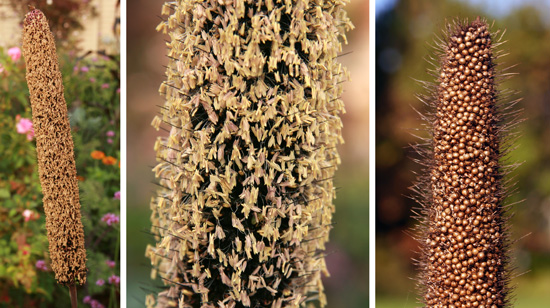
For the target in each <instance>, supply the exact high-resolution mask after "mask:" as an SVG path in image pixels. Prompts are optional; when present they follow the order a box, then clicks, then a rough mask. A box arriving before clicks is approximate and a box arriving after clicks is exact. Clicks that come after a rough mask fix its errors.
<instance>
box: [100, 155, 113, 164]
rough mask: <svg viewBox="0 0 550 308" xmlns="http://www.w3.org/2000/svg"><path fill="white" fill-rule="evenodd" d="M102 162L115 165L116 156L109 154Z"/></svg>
mask: <svg viewBox="0 0 550 308" xmlns="http://www.w3.org/2000/svg"><path fill="white" fill-rule="evenodd" d="M102 162H103V163H104V164H105V165H114V164H116V158H114V157H112V156H107V157H104V158H103V160H102Z"/></svg>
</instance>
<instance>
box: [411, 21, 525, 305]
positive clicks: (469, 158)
mask: <svg viewBox="0 0 550 308" xmlns="http://www.w3.org/2000/svg"><path fill="white" fill-rule="evenodd" d="M445 34H446V37H444V38H443V39H442V40H441V41H440V42H439V44H438V47H439V48H440V50H438V52H439V55H438V56H439V60H437V57H436V60H434V61H433V62H434V64H436V65H439V67H436V68H435V69H434V70H433V73H434V76H435V77H436V78H437V83H436V84H430V83H424V85H425V87H426V88H427V89H428V90H429V91H430V94H429V95H426V96H420V99H421V100H422V101H423V102H424V103H426V104H427V105H428V106H429V107H431V108H432V114H430V115H429V116H425V120H426V122H427V125H428V126H430V127H431V135H432V136H431V138H429V139H426V143H425V144H424V145H423V146H419V147H416V148H417V150H418V151H419V153H420V154H421V155H422V156H423V157H424V160H423V161H422V162H421V163H422V164H423V165H424V166H425V167H426V170H425V171H426V173H425V174H424V175H423V176H421V177H420V178H419V182H418V183H417V184H416V186H415V188H414V190H415V191H416V193H417V194H418V195H419V196H420V197H419V200H420V201H421V205H422V207H421V208H419V210H418V212H419V213H421V214H422V215H421V216H420V217H417V218H418V219H419V220H420V221H421V222H422V223H421V227H420V228H419V232H418V238H419V241H420V244H421V247H422V248H421V252H420V257H419V259H418V263H419V266H420V269H421V274H420V277H419V278H418V282H419V284H420V289H421V292H422V297H423V302H424V304H425V305H426V307H507V306H509V301H510V287H509V285H508V284H509V283H508V282H509V279H510V276H511V274H510V271H511V268H510V265H509V263H510V262H509V258H510V256H509V254H508V250H509V249H508V245H509V243H510V240H509V234H508V233H509V226H507V214H506V212H507V211H506V209H507V207H506V206H505V204H504V199H505V198H506V196H507V191H508V189H507V187H506V182H505V181H504V180H503V177H504V176H505V175H506V174H507V172H508V171H509V170H510V168H513V167H514V166H503V165H502V164H501V162H500V160H501V159H502V158H503V157H505V156H506V155H507V154H508V151H507V149H508V148H509V144H510V143H511V142H512V141H513V138H510V136H513V134H510V129H511V128H512V127H513V126H514V125H516V124H517V123H519V120H518V113H517V112H511V111H510V108H511V106H513V105H514V104H516V103H517V102H518V101H519V100H509V99H508V97H509V93H508V92H509V91H508V92H506V91H502V90H498V89H497V86H498V82H499V81H501V80H502V79H504V78H506V77H507V74H502V73H501V71H500V70H499V69H498V68H497V64H496V62H495V59H497V58H498V57H499V55H500V54H502V53H501V52H499V51H498V50H495V48H497V47H498V46H499V45H500V42H501V37H502V35H501V32H499V31H494V32H491V31H490V27H489V25H488V24H487V22H486V21H485V20H482V19H480V18H479V17H478V18H477V19H475V20H474V21H472V22H468V21H455V22H454V23H452V24H450V25H448V27H447V30H446V31H445ZM499 35H500V36H499ZM499 76H500V77H499ZM505 76H506V77H505ZM505 133H506V134H507V135H506V136H505V135H504V134H505Z"/></svg>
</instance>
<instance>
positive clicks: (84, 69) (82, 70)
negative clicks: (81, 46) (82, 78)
mask: <svg viewBox="0 0 550 308" xmlns="http://www.w3.org/2000/svg"><path fill="white" fill-rule="evenodd" d="M80 71H81V72H84V73H86V72H88V71H90V69H89V68H88V67H87V66H83V67H81V68H80Z"/></svg>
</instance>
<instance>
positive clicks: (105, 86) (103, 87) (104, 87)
mask: <svg viewBox="0 0 550 308" xmlns="http://www.w3.org/2000/svg"><path fill="white" fill-rule="evenodd" d="M101 88H102V89H108V88H109V84H108V83H104V84H102V85H101Z"/></svg>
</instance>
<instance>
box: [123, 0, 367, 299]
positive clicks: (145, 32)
mask: <svg viewBox="0 0 550 308" xmlns="http://www.w3.org/2000/svg"><path fill="white" fill-rule="evenodd" d="M163 2H164V1H160V0H155V1H150V0H137V1H132V4H131V5H128V15H127V16H128V45H127V48H128V50H129V53H128V109H127V110H128V128H127V132H128V148H127V149H128V174H127V179H128V211H127V213H128V221H127V223H128V231H127V234H128V242H127V243H128V307H144V302H145V294H149V293H153V292H155V291H156V290H158V289H156V286H160V285H161V284H162V282H161V281H160V280H157V281H152V280H150V279H149V276H150V270H151V265H150V262H149V259H147V258H145V247H146V245H147V244H152V243H153V238H152V237H151V236H150V235H149V234H148V232H149V230H150V227H151V224H150V222H149V217H150V215H151V211H150V210H149V202H150V200H151V197H152V196H153V192H154V190H155V185H153V184H152V183H153V181H154V176H153V173H152V171H151V169H152V168H153V166H154V165H156V161H155V152H154V150H153V145H154V142H155V139H156V137H157V136H159V135H160V134H162V131H161V132H157V131H155V129H154V128H152V127H151V126H150V123H151V122H152V120H153V117H154V116H155V114H157V112H158V111H159V107H158V106H157V105H162V104H163V99H162V97H161V96H160V95H159V94H158V89H159V86H160V84H161V82H162V81H163V80H164V70H165V68H164V67H163V65H166V63H167V58H166V52H167V49H166V47H165V42H164V40H166V39H169V38H168V36H165V35H162V34H161V33H157V32H155V27H156V26H157V25H158V24H159V23H160V21H161V19H160V18H159V16H160V15H161V14H160V13H161V7H162V3H163ZM346 10H347V11H348V14H349V16H350V18H351V19H352V22H353V23H354V25H355V27H356V28H355V30H352V31H351V32H349V33H347V37H348V41H349V45H347V46H344V53H346V52H349V51H352V53H351V54H349V55H346V56H343V57H340V60H341V61H342V62H343V63H344V64H345V65H346V66H347V67H348V69H349V70H350V72H351V78H352V82H348V83H347V84H346V86H345V91H346V92H345V93H344V96H343V100H344V104H345V106H346V110H347V113H346V114H344V115H343V116H342V119H343V122H344V129H343V134H344V139H345V141H346V143H345V144H343V145H341V146H340V149H339V150H340V154H341V158H342V165H340V167H339V170H338V172H337V175H336V178H335V186H337V187H338V190H337V192H336V200H335V205H336V213H335V214H334V222H335V226H334V229H333V230H332V231H331V234H330V243H329V244H328V245H327V253H328V254H329V255H328V256H327V257H326V261H327V267H328V270H329V272H330V273H331V275H332V276H331V277H330V278H327V279H324V283H325V287H326V293H327V297H328V303H329V304H328V307H329V308H330V307H367V306H368V277H369V275H368V274H369V271H368V234H369V233H368V211H369V207H368V187H369V186H368V168H367V166H368V116H369V113H368V96H369V92H368V91H369V81H368V76H369V67H368V59H369V55H368V52H369V51H368V42H369V36H368V20H369V18H368V16H369V3H368V1H366V0H352V1H351V3H350V4H349V5H348V6H347V9H346Z"/></svg>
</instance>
